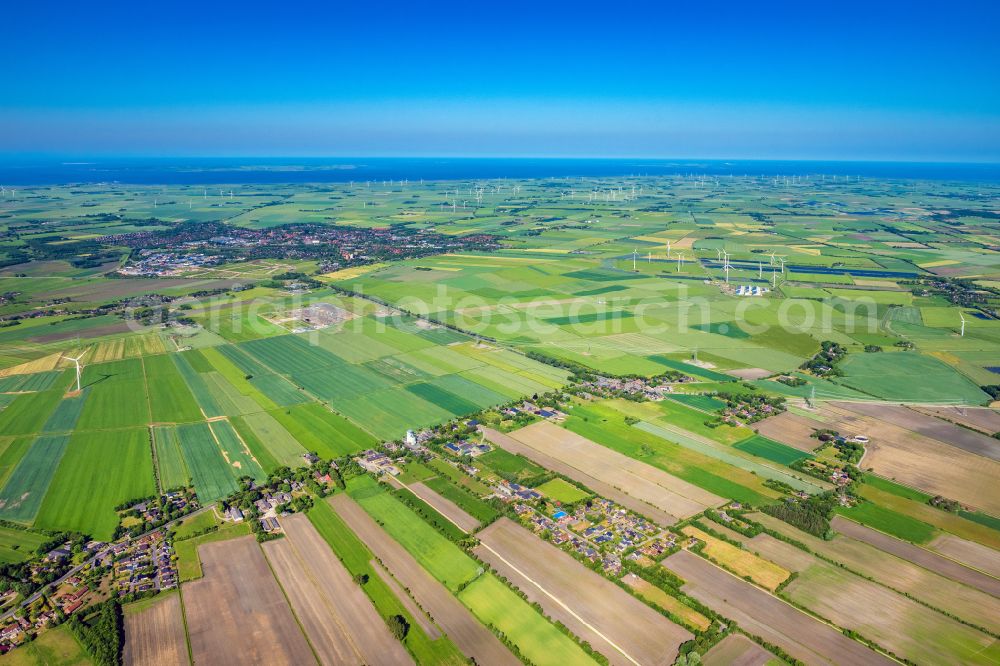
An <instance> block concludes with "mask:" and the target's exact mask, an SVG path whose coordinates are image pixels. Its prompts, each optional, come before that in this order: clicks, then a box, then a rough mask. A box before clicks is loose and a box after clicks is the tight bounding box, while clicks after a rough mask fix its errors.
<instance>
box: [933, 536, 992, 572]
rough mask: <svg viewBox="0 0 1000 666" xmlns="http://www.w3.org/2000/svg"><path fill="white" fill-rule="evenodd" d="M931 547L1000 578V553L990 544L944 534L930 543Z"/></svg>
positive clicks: (946, 555)
mask: <svg viewBox="0 0 1000 666" xmlns="http://www.w3.org/2000/svg"><path fill="white" fill-rule="evenodd" d="M929 548H930V549H931V550H933V551H936V552H938V553H941V554H942V555H944V556H945V557H950V558H951V559H953V560H958V561H959V562H961V563H963V564H966V565H968V566H970V567H972V568H973V569H979V570H980V571H982V572H984V573H988V574H989V575H991V576H993V577H994V578H1000V553H998V552H997V551H995V550H993V549H992V548H990V547H988V546H983V545H981V544H978V543H975V542H974V541H966V540H965V539H962V538H959V537H957V536H953V535H951V534H942V535H941V536H939V537H938V538H937V539H935V540H934V541H932V542H931V543H930V545H929Z"/></svg>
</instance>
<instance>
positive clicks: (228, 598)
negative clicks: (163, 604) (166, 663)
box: [181, 537, 315, 665]
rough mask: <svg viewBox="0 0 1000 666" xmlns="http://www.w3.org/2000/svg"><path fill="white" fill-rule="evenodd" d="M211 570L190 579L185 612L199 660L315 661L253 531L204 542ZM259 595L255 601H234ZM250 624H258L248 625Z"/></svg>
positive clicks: (204, 561) (203, 552) (207, 566)
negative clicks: (212, 541)
mask: <svg viewBox="0 0 1000 666" xmlns="http://www.w3.org/2000/svg"><path fill="white" fill-rule="evenodd" d="M198 550H199V553H198V554H199V556H200V558H201V563H202V568H203V569H204V571H205V576H204V577H203V578H201V579H200V580H196V581H192V582H189V583H185V584H184V585H183V586H182V587H181V593H182V594H183V595H184V613H185V617H186V624H187V627H188V637H189V640H190V646H191V658H192V659H193V660H194V661H195V662H206V663H240V662H244V661H247V660H249V661H262V660H266V661H268V662H270V663H275V664H289V665H291V664H305V663H312V662H314V661H315V657H314V656H313V652H312V650H311V649H310V647H309V644H308V643H307V642H306V638H305V636H304V635H303V634H302V630H301V629H300V627H299V624H298V623H297V622H296V621H295V617H294V616H293V615H292V611H291V609H290V608H289V606H288V602H287V601H286V600H285V597H284V595H283V594H282V591H281V588H280V587H279V585H278V583H277V581H276V580H275V578H274V575H273V574H272V572H271V570H270V568H269V567H268V564H267V560H265V559H264V554H263V553H262V552H261V550H260V546H258V545H257V542H256V541H255V540H254V539H253V538H251V537H242V538H238V539H231V540H229V541H221V542H218V543H207V544H204V545H202V546H200V547H199V549H198ZM238 599H254V600H255V603H254V604H252V605H251V604H246V603H232V602H233V601H234V600H238ZM248 626H254V627H256V628H257V629H256V630H255V631H253V632H247V631H244V629H245V628H246V627H248Z"/></svg>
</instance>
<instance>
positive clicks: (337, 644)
mask: <svg viewBox="0 0 1000 666" xmlns="http://www.w3.org/2000/svg"><path fill="white" fill-rule="evenodd" d="M282 527H283V529H284V530H285V534H286V538H284V539H279V540H277V541H272V542H270V543H268V544H266V545H265V546H264V554H265V555H266V556H267V560H268V563H269V564H270V566H271V569H272V571H273V572H274V575H275V577H276V578H277V580H278V583H279V584H280V585H281V588H282V590H283V591H284V592H285V595H286V596H287V597H288V601H289V603H290V605H291V607H292V610H293V611H294V612H295V616H296V618H297V619H298V621H299V623H300V624H301V625H302V628H303V629H304V631H305V634H306V636H307V637H308V638H309V643H310V645H311V646H312V648H313V650H314V651H315V652H316V654H317V656H319V660H320V663H321V664H331V665H332V664H345V663H375V662H378V663H385V664H409V663H412V660H411V659H410V657H409V655H408V654H407V653H406V649H405V648H404V647H403V646H402V645H401V644H400V643H399V641H397V640H396V639H395V638H393V637H392V635H391V634H390V633H389V629H388V627H386V625H385V623H384V622H382V618H380V617H379V616H378V612H377V611H376V609H375V607H374V606H373V605H372V604H371V602H370V601H369V600H368V599H367V598H365V593H364V592H363V591H362V590H361V588H360V587H359V586H358V585H357V584H356V583H355V582H354V581H353V580H351V575H350V574H349V573H348V571H347V569H345V568H344V565H343V564H341V562H340V561H339V560H338V559H337V558H336V556H335V555H334V554H333V552H332V551H331V550H330V548H329V547H328V546H327V544H326V542H324V541H323V539H322V537H321V536H320V535H319V532H317V531H316V528H314V527H313V525H312V523H310V522H309V519H308V518H306V517H305V516H303V515H297V516H291V517H289V518H286V519H283V520H282Z"/></svg>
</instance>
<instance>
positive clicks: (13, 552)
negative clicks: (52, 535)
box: [0, 526, 48, 564]
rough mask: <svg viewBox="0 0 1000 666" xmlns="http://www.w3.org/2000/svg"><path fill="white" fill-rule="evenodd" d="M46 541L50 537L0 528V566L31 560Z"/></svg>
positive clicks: (10, 528) (9, 528)
mask: <svg viewBox="0 0 1000 666" xmlns="http://www.w3.org/2000/svg"><path fill="white" fill-rule="evenodd" d="M46 541H48V537H47V536H45V535H44V534H39V533H38V532H29V531H27V530H19V529H15V528H12V527H4V526H0V564H7V563H10V562H23V561H24V560H27V559H30V558H31V557H33V556H34V555H35V551H36V550H37V549H38V547H39V546H41V545H42V544H43V543H45V542H46Z"/></svg>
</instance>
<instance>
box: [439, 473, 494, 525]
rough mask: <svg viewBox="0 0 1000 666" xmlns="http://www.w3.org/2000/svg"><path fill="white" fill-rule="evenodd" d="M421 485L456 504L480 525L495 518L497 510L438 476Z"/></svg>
mask: <svg viewBox="0 0 1000 666" xmlns="http://www.w3.org/2000/svg"><path fill="white" fill-rule="evenodd" d="M423 483H424V485H425V486H427V487H428V488H430V489H431V490H433V491H435V492H437V493H438V494H439V495H441V496H442V497H445V498H447V499H449V500H451V501H452V502H454V503H455V504H457V505H458V506H459V507H461V508H462V510H463V511H465V512H466V513H468V514H469V515H471V516H472V517H473V518H475V519H476V520H478V521H479V522H481V523H489V522H492V521H493V519H494V518H496V517H497V510H496V509H494V508H493V507H492V506H490V505H489V503H487V502H485V501H483V500H482V499H480V498H478V497H476V496H475V495H474V494H473V493H471V492H470V491H468V490H466V489H465V488H463V487H461V486H457V485H455V484H454V483H452V482H451V481H448V480H446V479H444V478H442V477H440V476H438V477H434V478H430V479H425V480H424V481H423Z"/></svg>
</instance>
